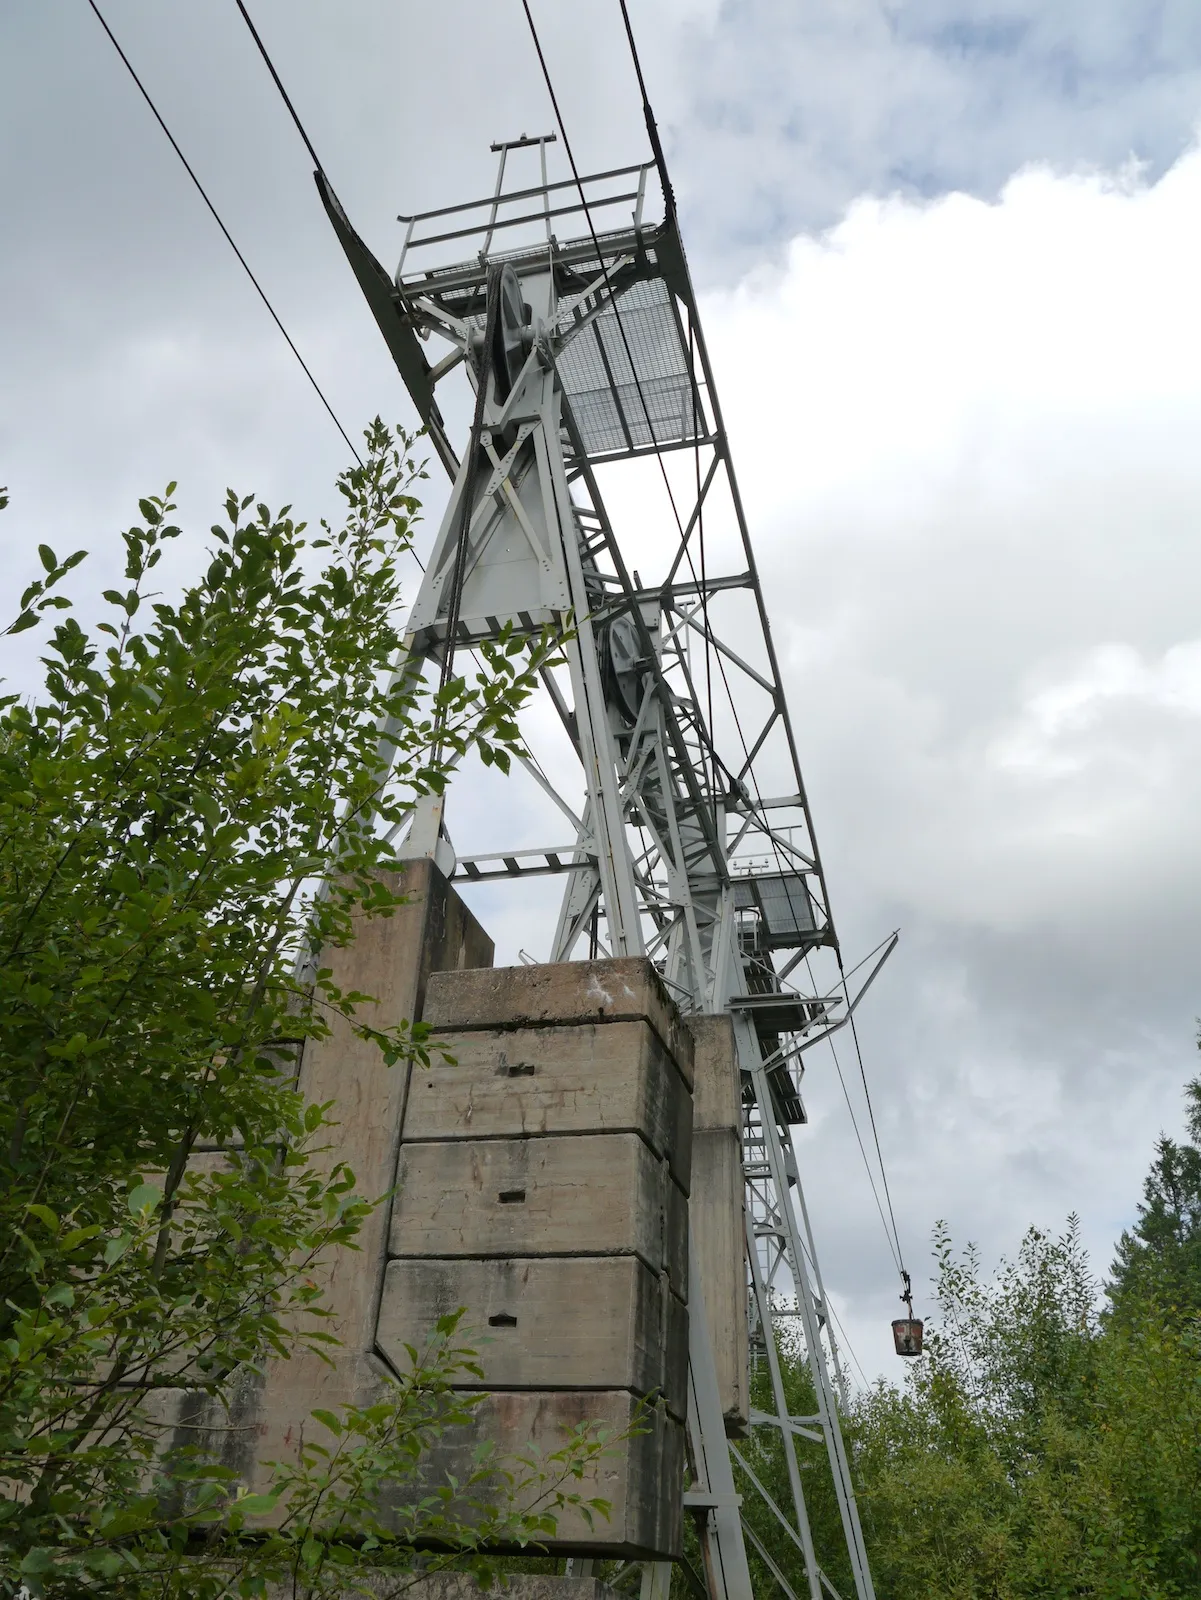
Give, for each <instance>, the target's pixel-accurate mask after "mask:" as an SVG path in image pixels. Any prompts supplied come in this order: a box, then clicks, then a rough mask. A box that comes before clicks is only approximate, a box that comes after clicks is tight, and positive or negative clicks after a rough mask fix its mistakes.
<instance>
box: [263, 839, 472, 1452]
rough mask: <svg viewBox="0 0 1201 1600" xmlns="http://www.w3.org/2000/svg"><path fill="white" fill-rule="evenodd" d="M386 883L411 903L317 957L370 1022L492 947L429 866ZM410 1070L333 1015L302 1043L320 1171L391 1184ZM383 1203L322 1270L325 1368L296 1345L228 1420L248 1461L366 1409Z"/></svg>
mask: <svg viewBox="0 0 1201 1600" xmlns="http://www.w3.org/2000/svg"><path fill="white" fill-rule="evenodd" d="M392 886H394V887H397V888H399V889H400V890H401V891H402V892H403V893H404V894H406V895H409V896H411V903H410V904H409V905H407V906H404V907H402V908H401V909H400V910H398V911H397V912H395V913H394V914H393V915H392V916H391V917H373V918H370V919H367V920H365V921H364V923H363V926H362V928H361V930H360V932H359V934H358V936H357V937H356V939H355V941H354V943H353V944H352V945H349V946H348V947H347V948H346V949H343V950H334V951H330V952H327V954H326V955H325V956H324V957H323V960H324V961H325V963H326V964H327V965H328V966H330V967H331V968H332V969H333V977H334V982H335V983H337V984H338V985H340V987H342V988H343V989H344V990H357V991H359V992H360V993H363V994H371V995H375V996H376V997H377V999H378V1004H377V1005H375V1006H370V1007H364V1008H363V1009H362V1011H361V1013H360V1015H361V1018H362V1019H363V1020H369V1021H371V1022H372V1023H373V1024H374V1025H376V1026H379V1027H384V1026H387V1025H389V1024H392V1023H396V1022H400V1021H403V1020H405V1019H412V1018H417V1017H420V1015H421V1010H422V1006H423V1003H424V1000H425V993H426V987H427V985H428V983H429V981H430V977H431V975H432V974H433V973H436V972H439V971H442V970H444V969H446V968H450V969H455V968H464V967H471V968H480V967H484V966H487V965H489V964H490V963H491V961H492V954H493V945H492V940H491V939H490V938H489V937H488V935H487V934H486V933H485V932H484V930H483V928H482V927H481V926H480V924H479V923H478V922H477V921H476V919H475V917H474V916H473V915H472V913H471V912H470V911H469V910H468V909H467V907H466V905H465V904H464V903H463V901H462V900H461V899H460V898H459V896H458V894H457V893H456V892H455V890H454V889H452V888H451V886H450V884H449V883H448V882H447V880H446V878H445V877H444V876H443V875H442V873H441V872H439V871H438V869H437V868H436V867H435V866H433V865H432V863H430V862H428V861H413V862H409V863H408V864H407V865H406V867H405V869H404V871H403V874H402V875H401V876H400V877H399V878H398V879H393V880H392ZM419 1070H420V1069H408V1068H405V1067H393V1068H388V1067H387V1066H385V1065H384V1063H383V1061H382V1060H381V1058H380V1054H379V1051H378V1050H377V1049H376V1048H375V1046H374V1045H372V1044H370V1043H367V1042H366V1041H364V1040H362V1039H358V1038H356V1037H355V1035H354V1033H353V1032H352V1030H351V1028H350V1026H349V1025H348V1024H347V1023H345V1022H342V1021H340V1020H335V1021H334V1023H333V1027H332V1032H331V1034H330V1036H329V1038H328V1039H324V1040H321V1041H320V1042H312V1041H310V1042H309V1043H308V1044H306V1046H305V1049H304V1053H303V1056H302V1059H301V1064H300V1076H299V1086H300V1088H301V1090H302V1092H303V1093H304V1094H305V1096H306V1097H307V1098H308V1099H309V1100H313V1101H318V1102H325V1101H328V1100H332V1101H334V1109H333V1113H332V1115H333V1117H334V1119H335V1121H336V1122H337V1127H336V1128H335V1129H332V1130H331V1131H330V1137H329V1143H330V1146H331V1148H330V1150H329V1151H328V1152H327V1153H326V1154H325V1155H323V1156H321V1157H320V1158H319V1161H320V1163H321V1165H323V1166H325V1167H327V1168H328V1167H329V1166H332V1165H333V1164H335V1163H336V1162H339V1161H345V1162H346V1163H347V1164H348V1165H349V1166H350V1168H351V1169H352V1170H353V1172H354V1175H355V1180H356V1186H357V1189H358V1192H359V1193H360V1194H362V1195H366V1196H368V1197H371V1198H373V1197H375V1196H377V1195H382V1194H386V1193H387V1192H388V1191H389V1190H390V1189H391V1188H392V1186H393V1184H394V1182H395V1179H396V1162H397V1155H398V1152H399V1149H400V1134H401V1125H402V1122H403V1119H404V1112H405V1105H406V1103H407V1101H408V1098H409V1095H410V1093H411V1080H412V1078H413V1076H414V1075H415V1073H416V1072H418V1071H419ZM391 1209H392V1208H391V1206H390V1205H388V1204H384V1205H382V1206H379V1207H378V1208H377V1209H376V1210H375V1211H374V1212H373V1213H372V1215H371V1216H370V1217H368V1219H367V1221H366V1223H365V1225H364V1227H363V1230H362V1232H361V1233H360V1235H359V1239H358V1243H359V1245H360V1248H359V1249H358V1250H341V1251H334V1252H332V1253H331V1257H330V1260H329V1262H328V1264H327V1265H326V1266H325V1267H324V1268H323V1273H324V1286H325V1299H324V1302H323V1303H324V1305H325V1306H326V1307H328V1309H329V1310H330V1311H332V1312H333V1318H332V1321H331V1322H330V1323H329V1324H328V1331H330V1332H332V1333H333V1334H334V1335H335V1336H336V1337H337V1338H338V1339H340V1340H341V1341H342V1346H341V1348H340V1349H339V1350H337V1351H336V1353H335V1363H334V1365H333V1366H329V1365H327V1364H326V1363H325V1362H323V1361H321V1360H320V1359H319V1358H318V1357H317V1356H315V1355H310V1354H308V1353H306V1352H304V1351H300V1352H297V1354H295V1355H294V1356H293V1357H292V1359H291V1360H290V1361H274V1362H272V1363H270V1365H269V1366H268V1367H267V1370H266V1374H265V1378H264V1379H263V1380H262V1382H261V1383H259V1384H256V1385H254V1386H252V1388H251V1390H250V1392H249V1393H248V1394H247V1396H246V1399H245V1405H244V1408H243V1412H242V1414H241V1415H239V1416H238V1417H236V1418H235V1419H234V1420H235V1422H237V1423H240V1424H241V1425H242V1426H243V1427H245V1428H247V1442H248V1445H252V1446H253V1457H254V1459H255V1460H256V1461H258V1462H262V1461H264V1460H272V1459H277V1460H282V1459H285V1458H286V1457H288V1456H289V1455H291V1454H294V1452H295V1450H296V1448H297V1446H298V1444H299V1443H300V1441H301V1440H302V1439H303V1438H304V1437H305V1435H306V1433H307V1432H308V1430H310V1429H311V1430H313V1433H314V1434H315V1436H316V1437H318V1438H319V1439H320V1440H321V1442H326V1438H327V1436H326V1434H325V1432H324V1430H323V1429H321V1428H320V1426H319V1425H318V1424H316V1423H314V1422H312V1421H311V1420H310V1413H311V1412H312V1411H313V1410H314V1409H315V1408H317V1407H323V1408H327V1409H330V1410H337V1409H338V1408H339V1407H340V1406H344V1405H368V1404H370V1403H371V1402H372V1401H373V1400H374V1399H375V1398H376V1396H377V1394H378V1388H379V1373H380V1370H381V1367H380V1358H379V1356H378V1354H377V1353H376V1323H377V1320H378V1314H379V1301H380V1293H381V1290H382V1288H383V1282H384V1269H385V1265H386V1262H387V1255H388V1247H387V1241H388V1230H389V1227H390V1225H391ZM426 1331H427V1332H428V1331H429V1330H428V1329H427V1330H426ZM246 1465H247V1466H248V1467H249V1465H250V1463H249V1462H247V1463H246ZM256 1476H257V1475H256Z"/></svg>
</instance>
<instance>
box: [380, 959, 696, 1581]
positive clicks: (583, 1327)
mask: <svg viewBox="0 0 1201 1600" xmlns="http://www.w3.org/2000/svg"><path fill="white" fill-rule="evenodd" d="M424 1020H425V1021H427V1022H428V1023H430V1024H431V1025H432V1026H433V1028H434V1030H435V1032H436V1035H437V1036H438V1037H439V1038H442V1039H445V1040H446V1041H447V1042H448V1043H449V1044H450V1045H451V1046H452V1048H453V1050H454V1053H455V1058H456V1059H455V1062H454V1063H453V1064H451V1063H443V1062H438V1061H435V1063H434V1064H433V1065H432V1066H431V1068H430V1070H429V1071H428V1072H425V1073H422V1074H421V1075H420V1076H416V1075H415V1076H414V1079H413V1084H412V1088H411V1091H410V1094H409V1100H408V1105H407V1108H406V1112H405V1118H404V1128H403V1134H402V1142H401V1147H400V1156H399V1167H398V1172H399V1177H400V1187H399V1193H398V1196H397V1201H396V1204H395V1207H394V1209H393V1214H392V1219H391V1229H390V1235H389V1250H390V1254H391V1257H392V1259H391V1260H390V1261H389V1263H388V1267H387V1271H386V1274H385V1277H384V1288H383V1296H382V1300H381V1303H380V1313H379V1327H378V1333H377V1340H378V1347H379V1350H380V1352H381V1353H382V1354H384V1355H385V1356H388V1355H391V1356H398V1355H399V1353H400V1352H401V1351H403V1347H404V1345H405V1344H406V1343H408V1344H417V1343H419V1342H420V1340H421V1338H422V1337H423V1335H424V1334H425V1333H426V1332H427V1331H428V1329H429V1328H430V1327H431V1326H432V1325H433V1323H434V1322H435V1320H436V1319H437V1317H438V1316H440V1315H441V1314H443V1313H444V1312H447V1311H451V1310H454V1309H455V1308H457V1307H458V1306H461V1305H463V1306H466V1307H467V1319H466V1320H467V1322H468V1324H469V1325H470V1328H471V1329H472V1330H474V1331H475V1332H476V1334H477V1335H478V1336H480V1337H481V1339H484V1340H486V1341H487V1342H486V1343H484V1342H482V1343H480V1345H479V1359H480V1365H481V1367H482V1369H483V1378H482V1379H481V1380H480V1382H479V1388H480V1389H483V1390H486V1391H487V1392H488V1393H489V1394H490V1396H491V1398H490V1399H489V1400H488V1401H487V1402H485V1403H484V1404H483V1405H482V1406H481V1407H480V1408H479V1409H478V1410H477V1412H476V1413H475V1422H474V1424H473V1426H472V1428H471V1429H470V1430H463V1432H464V1435H465V1436H464V1437H451V1436H447V1437H445V1438H444V1439H443V1441H442V1443H441V1444H440V1445H439V1446H438V1447H437V1449H436V1450H435V1452H434V1459H433V1462H432V1466H433V1469H434V1470H435V1471H438V1470H440V1469H442V1468H446V1469H449V1470H452V1471H454V1470H456V1467H457V1468H458V1472H459V1473H460V1475H461V1472H462V1465H461V1464H462V1463H464V1462H466V1461H467V1460H468V1459H469V1452H470V1450H471V1449H472V1447H473V1446H474V1444H475V1443H476V1442H477V1440H478V1439H481V1438H483V1439H489V1440H492V1441H493V1442H494V1443H495V1444H496V1446H497V1448H498V1449H499V1450H501V1451H520V1450H523V1449H528V1447H529V1446H530V1444H531V1443H532V1444H534V1445H535V1446H538V1447H540V1448H541V1449H543V1450H545V1451H548V1452H549V1451H553V1450H554V1449H556V1448H557V1447H558V1446H559V1445H560V1444H561V1443H562V1439H563V1432H564V1429H567V1428H573V1427H575V1426H577V1425H578V1424H579V1423H581V1422H588V1421H596V1422H601V1423H604V1424H606V1425H607V1426H609V1427H611V1428H614V1429H616V1430H618V1431H623V1430H625V1429H627V1428H628V1427H629V1426H630V1423H631V1421H632V1420H633V1419H634V1418H635V1416H636V1415H639V1414H640V1416H641V1420H640V1423H639V1427H640V1431H639V1432H637V1433H635V1434H633V1435H631V1436H630V1437H627V1438H626V1439H624V1440H622V1441H621V1443H620V1444H619V1445H618V1446H616V1447H615V1449H614V1451H613V1453H612V1454H611V1455H610V1456H608V1457H606V1458H605V1459H604V1460H602V1462H601V1463H600V1465H599V1469H598V1471H597V1472H596V1474H595V1475H594V1476H593V1477H592V1479H591V1480H590V1481H589V1480H586V1481H585V1483H584V1484H583V1485H581V1489H582V1492H584V1493H585V1494H590V1495H591V1494H596V1495H600V1496H602V1497H604V1498H605V1499H607V1500H609V1501H610V1502H611V1503H612V1507H613V1512H612V1517H611V1520H609V1521H608V1522H605V1521H603V1520H598V1521H597V1522H596V1525H595V1527H593V1528H591V1529H590V1528H589V1527H588V1526H587V1524H586V1522H585V1521H584V1520H583V1518H581V1517H580V1516H579V1515H578V1514H575V1513H571V1512H568V1513H565V1514H564V1515H563V1516H562V1517H561V1518H560V1523H559V1528H558V1530H557V1535H556V1537H555V1538H554V1539H553V1540H550V1541H548V1546H549V1548H550V1549H551V1550H553V1551H556V1552H561V1553H567V1552H571V1551H577V1552H588V1553H595V1554H606V1555H625V1556H642V1557H651V1558H659V1559H664V1558H670V1557H673V1556H676V1555H678V1554H679V1552H680V1544H681V1504H682V1492H683V1471H684V1422H685V1415H686V1400H687V1370H688V1321H687V1294H688V1284H687V1239H688V1234H687V1227H688V1211H687V1192H688V1185H689V1182H690V1175H691V1152H692V1143H691V1141H692V1102H691V1093H690V1091H691V1085H692V1073H693V1061H692V1058H693V1046H692V1036H691V1034H690V1033H689V1032H688V1030H687V1029H686V1028H684V1027H683V1026H682V1025H681V1022H680V1018H679V1015H678V1013H677V1011H676V1009H675V1006H674V1005H673V1004H672V1002H671V1000H670V999H669V997H668V995H667V991H666V990H665V988H664V987H663V984H662V982H661V980H660V979H659V976H658V974H657V972H656V971H655V969H654V967H653V966H652V964H651V963H650V962H649V961H647V960H646V959H644V958H641V957H639V958H631V959H620V960H609V961H589V962H566V963H562V964H556V965H546V966H534V967H507V968H499V969H496V970H491V969H485V970H481V971H477V972H472V971H466V972H456V973H451V972H443V973H441V974H438V975H435V976H431V978H430V981H429V984H428V988H427V991H426V1002H425V1010H424ZM467 1338H468V1341H469V1342H470V1338H471V1334H470V1331H469V1332H468V1334H467ZM643 1407H644V1408H645V1409H641V1411H640V1408H643ZM468 1434H469V1435H470V1436H469V1437H468V1436H466V1435H468Z"/></svg>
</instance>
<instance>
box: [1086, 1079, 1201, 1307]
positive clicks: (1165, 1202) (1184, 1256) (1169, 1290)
mask: <svg viewBox="0 0 1201 1600" xmlns="http://www.w3.org/2000/svg"><path fill="white" fill-rule="evenodd" d="M1184 1093H1185V1106H1186V1122H1187V1127H1188V1137H1187V1138H1186V1139H1184V1140H1183V1141H1177V1140H1175V1139H1171V1138H1169V1137H1168V1136H1167V1135H1166V1134H1164V1135H1162V1136H1161V1137H1160V1139H1159V1141H1158V1143H1157V1144H1156V1147H1155V1160H1154V1161H1153V1162H1152V1164H1151V1170H1150V1172H1149V1173H1148V1174H1147V1178H1146V1181H1145V1183H1144V1184H1143V1203H1142V1205H1140V1206H1139V1209H1138V1220H1137V1222H1136V1223H1135V1225H1134V1227H1133V1229H1130V1230H1128V1231H1126V1232H1124V1233H1123V1234H1122V1237H1121V1239H1119V1241H1118V1249H1117V1258H1116V1260H1115V1261H1114V1264H1113V1268H1112V1280H1111V1282H1110V1285H1109V1295H1110V1298H1111V1300H1112V1302H1113V1306H1114V1309H1115V1312H1116V1313H1117V1314H1118V1315H1119V1316H1122V1315H1123V1314H1124V1313H1125V1312H1126V1311H1127V1309H1128V1308H1130V1307H1137V1306H1138V1305H1139V1304H1141V1303H1142V1302H1144V1301H1145V1300H1147V1299H1148V1298H1150V1299H1152V1300H1154V1301H1155V1302H1156V1303H1157V1304H1159V1305H1160V1306H1161V1307H1163V1309H1164V1310H1165V1311H1166V1312H1168V1313H1169V1314H1170V1315H1182V1316H1186V1317H1187V1316H1195V1315H1197V1314H1198V1313H1201V1077H1198V1078H1194V1079H1193V1080H1192V1082H1191V1083H1189V1084H1187V1085H1186V1087H1185V1091H1184Z"/></svg>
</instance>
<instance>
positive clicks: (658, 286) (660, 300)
mask: <svg viewBox="0 0 1201 1600" xmlns="http://www.w3.org/2000/svg"><path fill="white" fill-rule="evenodd" d="M570 320H571V319H570V314H568V315H567V316H566V317H564V318H562V319H561V320H560V328H561V330H562V331H563V332H564V333H567V332H568V331H569V330H570ZM564 323H566V324H567V326H566V327H564V326H563V324H564ZM558 368H559V376H560V378H561V379H562V382H563V388H564V391H565V392H566V394H567V398H568V401H569V403H570V405H571V410H572V414H573V416H574V417H575V420H576V424H577V426H578V427H579V430H580V435H581V438H582V439H583V443H584V449H585V451H586V452H587V454H588V455H590V456H594V455H598V456H599V455H610V454H612V453H613V452H614V451H621V450H636V449H643V448H645V447H646V446H648V445H655V444H675V443H678V442H680V441H682V440H689V439H695V438H697V437H703V436H704V435H705V433H706V432H707V429H706V426H705V419H704V416H703V414H702V411H701V405H700V400H699V398H698V397H697V395H696V391H695V388H694V386H693V383H692V378H691V376H690V373H689V370H688V353H687V351H686V350H685V349H684V346H683V344H682V342H681V340H680V333H679V326H678V324H677V322H676V318H675V313H674V311H673V309H672V305H671V297H670V295H669V293H668V289H667V285H666V284H665V283H664V282H663V280H662V279H661V278H652V279H649V280H647V281H644V282H642V283H635V284H632V285H631V286H630V287H629V288H628V289H627V290H626V291H625V293H624V294H622V295H620V296H619V297H618V299H617V309H616V311H615V310H614V308H613V307H612V306H611V305H610V306H607V307H606V308H605V310H604V311H602V312H601V313H600V315H599V316H597V317H596V318H594V319H593V321H592V322H591V323H590V324H589V325H588V326H587V327H584V328H581V329H580V330H579V331H578V332H577V333H576V334H575V335H574V337H572V338H571V339H570V340H569V342H568V343H567V344H566V345H565V346H564V348H563V349H562V350H561V352H560V354H559V357H558Z"/></svg>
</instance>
